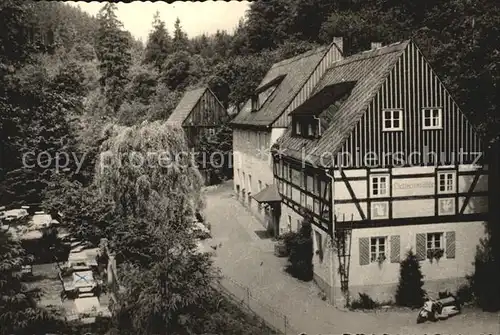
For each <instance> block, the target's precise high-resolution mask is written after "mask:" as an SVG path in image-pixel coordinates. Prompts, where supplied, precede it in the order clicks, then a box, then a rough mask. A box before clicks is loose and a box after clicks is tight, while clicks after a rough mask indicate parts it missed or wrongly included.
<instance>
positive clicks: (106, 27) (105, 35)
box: [96, 3, 132, 112]
mask: <svg viewBox="0 0 500 335" xmlns="http://www.w3.org/2000/svg"><path fill="white" fill-rule="evenodd" d="M116 10H117V7H116V4H114V3H107V4H105V5H104V6H103V7H102V9H101V10H100V11H99V14H98V20H99V29H98V31H97V45H96V53H97V58H98V59H99V62H100V64H99V70H100V71H101V80H100V83H101V87H102V88H104V92H105V95H106V98H107V100H108V104H109V106H110V107H111V108H112V109H113V111H114V112H117V111H118V109H119V108H120V105H121V101H122V100H123V96H124V94H123V93H124V88H125V85H126V84H127V82H128V76H127V75H128V72H129V69H130V66H131V62H132V56H131V54H130V39H129V37H128V36H127V35H126V33H125V32H124V31H123V30H122V29H121V28H122V23H121V22H120V21H119V20H118V18H117V16H116Z"/></svg>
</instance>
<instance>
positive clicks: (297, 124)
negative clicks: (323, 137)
mask: <svg viewBox="0 0 500 335" xmlns="http://www.w3.org/2000/svg"><path fill="white" fill-rule="evenodd" d="M301 127H302V125H301V124H300V122H299V121H298V120H295V135H301V134H302V129H301Z"/></svg>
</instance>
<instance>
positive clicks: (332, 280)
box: [325, 168, 336, 305]
mask: <svg viewBox="0 0 500 335" xmlns="http://www.w3.org/2000/svg"><path fill="white" fill-rule="evenodd" d="M325 174H326V175H327V176H328V177H329V178H330V183H331V192H330V201H331V213H330V215H331V221H332V222H331V232H330V238H331V241H332V252H331V257H330V302H331V303H332V304H333V305H336V304H335V268H336V265H335V250H334V246H335V239H334V236H335V214H334V208H335V207H334V206H335V203H334V194H335V192H334V190H333V188H334V186H335V178H334V177H333V169H332V168H327V169H325Z"/></svg>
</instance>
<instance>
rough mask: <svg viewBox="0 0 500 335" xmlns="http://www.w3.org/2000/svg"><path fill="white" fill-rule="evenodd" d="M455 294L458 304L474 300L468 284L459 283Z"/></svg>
mask: <svg viewBox="0 0 500 335" xmlns="http://www.w3.org/2000/svg"><path fill="white" fill-rule="evenodd" d="M455 295H456V297H457V299H458V301H459V302H460V304H466V303H469V302H471V301H472V300H474V294H473V292H472V288H471V287H470V285H461V286H460V287H459V288H458V290H457V293H456V294H455Z"/></svg>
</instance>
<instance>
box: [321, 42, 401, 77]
mask: <svg viewBox="0 0 500 335" xmlns="http://www.w3.org/2000/svg"><path fill="white" fill-rule="evenodd" d="M409 42H410V40H403V41H400V42H396V43H392V44H388V45H384V46H382V47H380V48H376V49H370V50H364V51H361V52H358V53H355V54H353V55H350V56H348V57H345V58H343V59H339V60H338V61H336V62H335V63H333V64H332V66H331V68H330V69H332V68H334V67H337V66H344V65H347V64H351V63H353V62H358V61H361V60H366V59H369V58H374V57H380V56H384V55H387V54H390V53H394V52H402V51H403V50H404V48H402V49H396V50H391V49H390V48H394V47H395V46H398V45H403V44H406V45H407V44H408V43H409ZM405 48H406V46H405ZM370 53H373V54H372V55H370ZM330 69H329V70H330Z"/></svg>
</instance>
